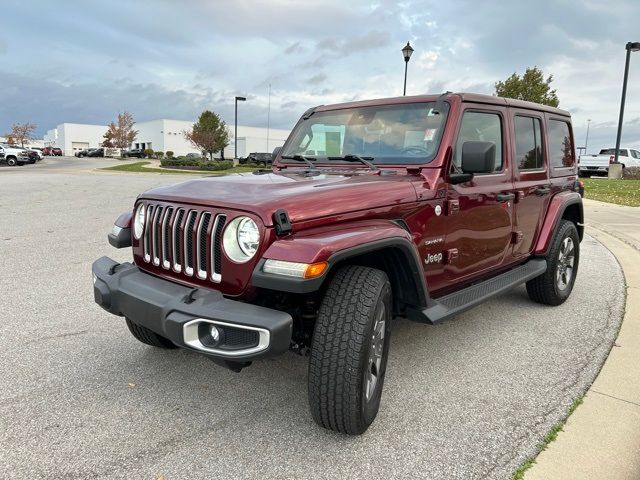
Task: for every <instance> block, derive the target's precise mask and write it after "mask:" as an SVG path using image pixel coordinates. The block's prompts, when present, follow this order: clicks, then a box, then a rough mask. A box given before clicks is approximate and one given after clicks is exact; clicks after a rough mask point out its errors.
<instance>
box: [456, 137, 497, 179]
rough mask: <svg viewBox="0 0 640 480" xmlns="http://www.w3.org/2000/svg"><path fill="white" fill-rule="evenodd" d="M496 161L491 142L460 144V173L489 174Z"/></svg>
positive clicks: (494, 146)
mask: <svg viewBox="0 0 640 480" xmlns="http://www.w3.org/2000/svg"><path fill="white" fill-rule="evenodd" d="M495 159H496V145H495V143H493V142H464V143H463V144H462V171H463V172H464V173H473V174H475V173H491V172H493V169H494V166H495Z"/></svg>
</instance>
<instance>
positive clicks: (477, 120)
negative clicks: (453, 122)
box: [453, 111, 502, 172]
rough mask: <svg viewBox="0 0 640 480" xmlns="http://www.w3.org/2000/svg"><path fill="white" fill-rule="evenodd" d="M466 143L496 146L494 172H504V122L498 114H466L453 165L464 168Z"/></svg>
mask: <svg viewBox="0 0 640 480" xmlns="http://www.w3.org/2000/svg"><path fill="white" fill-rule="evenodd" d="M464 142H491V143H493V144H494V145H495V146H496V159H495V166H494V168H493V171H494V172H499V171H500V170H502V122H501V120H500V115H498V114H497V113H486V112H469V111H467V112H464V116H463V117H462V124H461V125H460V133H458V140H457V141H456V149H455V152H454V154H453V163H454V164H455V165H456V166H457V167H458V168H460V167H461V166H462V145H463V144H464Z"/></svg>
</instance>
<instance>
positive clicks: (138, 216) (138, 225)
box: [133, 203, 146, 240]
mask: <svg viewBox="0 0 640 480" xmlns="http://www.w3.org/2000/svg"><path fill="white" fill-rule="evenodd" d="M145 214H146V209H145V208H144V205H143V204H142V203H141V204H140V205H138V208H137V209H136V213H135V214H134V217H133V236H134V237H136V240H138V239H139V238H140V237H141V236H142V232H143V231H144V218H145Z"/></svg>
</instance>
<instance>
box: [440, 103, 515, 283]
mask: <svg viewBox="0 0 640 480" xmlns="http://www.w3.org/2000/svg"><path fill="white" fill-rule="evenodd" d="M506 115H507V111H506V108H503V107H489V106H485V105H473V104H467V105H465V108H464V112H463V114H462V118H461V120H460V124H459V126H458V134H457V140H456V143H455V145H454V149H453V155H452V160H451V163H452V165H451V166H450V168H451V169H452V171H456V170H457V171H460V169H461V165H462V145H463V144H464V142H469V141H481V142H492V143H494V144H495V146H496V155H495V162H494V171H493V172H492V173H488V174H476V175H475V176H474V178H473V179H472V180H471V181H469V182H466V183H463V184H458V185H449V186H448V189H447V227H446V228H447V233H446V238H445V248H446V257H447V258H446V261H447V266H446V278H447V283H448V285H449V286H450V287H453V286H454V285H456V284H459V283H460V282H463V283H464V282H466V281H470V280H473V277H475V276H480V275H481V274H482V273H484V272H487V271H489V270H492V269H496V268H499V267H500V266H501V265H502V264H503V263H504V262H505V257H506V256H507V254H509V253H510V249H511V248H510V247H511V238H512V219H513V210H514V203H513V199H514V196H515V195H514V194H513V181H512V173H511V167H510V163H511V162H510V159H509V155H508V153H509V150H508V148H507V145H506V144H505V134H504V132H505V131H506V130H507V129H506V125H507V118H506Z"/></svg>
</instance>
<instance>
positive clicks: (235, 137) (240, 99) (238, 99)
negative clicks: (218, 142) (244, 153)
mask: <svg viewBox="0 0 640 480" xmlns="http://www.w3.org/2000/svg"><path fill="white" fill-rule="evenodd" d="M246 100H247V98H246V97H236V117H235V128H234V131H233V146H234V153H233V158H238V102H244V101H246Z"/></svg>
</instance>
